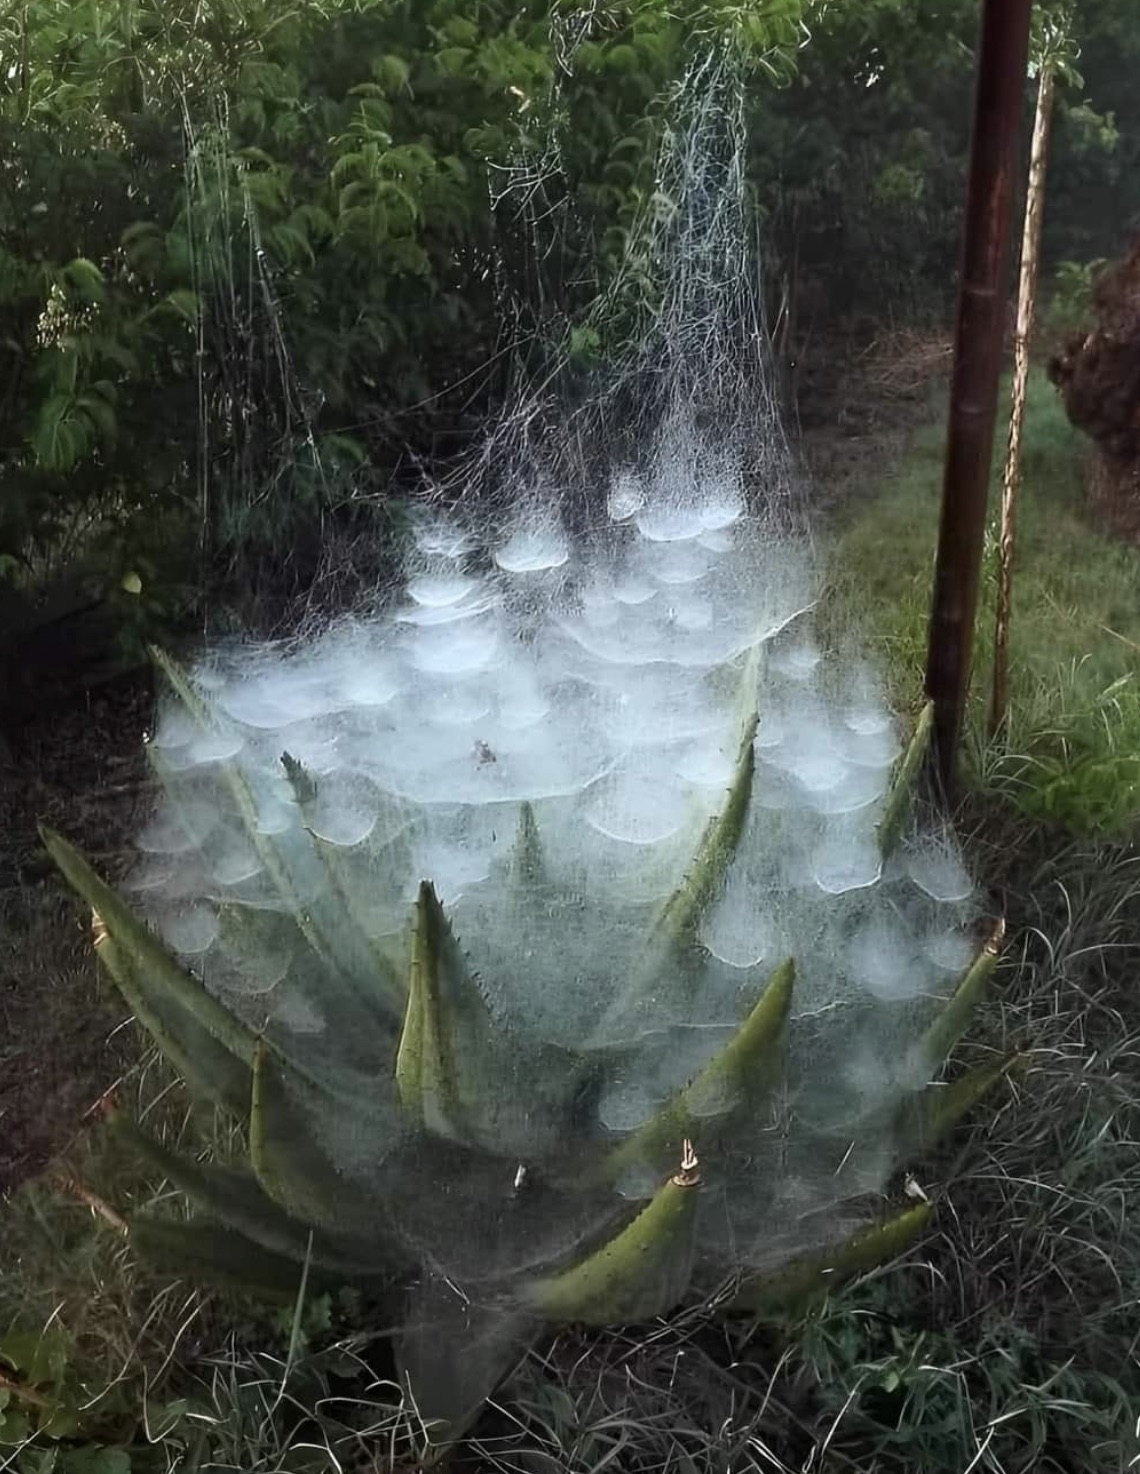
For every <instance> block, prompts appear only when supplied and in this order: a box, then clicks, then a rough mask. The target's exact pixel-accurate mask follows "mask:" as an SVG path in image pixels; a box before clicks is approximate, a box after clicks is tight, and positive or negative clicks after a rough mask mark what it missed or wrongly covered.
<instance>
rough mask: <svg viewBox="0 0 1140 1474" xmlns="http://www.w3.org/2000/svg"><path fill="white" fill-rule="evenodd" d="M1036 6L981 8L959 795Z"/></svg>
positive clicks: (954, 609)
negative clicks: (1032, 17) (1031, 23)
mask: <svg viewBox="0 0 1140 1474" xmlns="http://www.w3.org/2000/svg"><path fill="white" fill-rule="evenodd" d="M1031 10H1032V0H984V3H983V8H982V28H981V45H980V47H979V51H978V80H977V90H976V94H975V100H974V134H973V143H972V146H971V152H970V182H969V189H968V193H967V198H966V219H965V225H964V238H963V245H962V266H961V278H960V286H959V299H958V322H957V328H956V332H955V342H954V372H953V379H952V381H951V389H950V421H949V427H948V437H947V445H946V467H945V473H944V479H943V484H942V518H941V523H940V525H939V529H938V559H937V563H936V567H935V574H934V599H933V606H932V609H931V614H930V644H929V649H928V653H927V662H926V692H927V695H928V696H929V697H930V699H931V700H932V701H933V703H934V753H933V756H934V765H935V776H936V778H937V779H938V781H939V782H940V784H941V787H942V791H943V793H944V795H946V796H947V797H949V796H950V795H952V794H953V792H954V790H955V778H956V764H957V754H958V744H959V741H960V738H961V734H962V722H963V719H964V717H965V712H966V693H967V690H968V688H969V683H970V660H971V656H972V653H973V644H974V618H975V613H976V610H977V603H978V581H979V577H980V573H981V565H982V549H983V545H984V542H985V533H986V503H987V500H988V497H989V483H990V469H991V463H992V457H993V446H994V427H995V423H996V420H997V404H998V386H999V382H1000V379H1001V364H1002V348H1003V344H1004V337H1005V308H1006V299H1007V295H1008V280H1007V276H1008V269H1009V242H1010V234H1011V226H1012V219H1013V197H1014V188H1013V186H1014V179H1015V177H1016V173H1017V163H1018V142H1019V137H1020V133H1021V113H1022V104H1023V101H1024V98H1025V85H1026V76H1027V73H1028V68H1029V17H1030V12H1031Z"/></svg>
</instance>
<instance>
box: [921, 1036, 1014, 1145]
mask: <svg viewBox="0 0 1140 1474" xmlns="http://www.w3.org/2000/svg"><path fill="white" fill-rule="evenodd" d="M1025 1063H1026V1056H1025V1055H1023V1054H1008V1055H1005V1056H1003V1057H1002V1058H1001V1059H998V1060H994V1061H993V1062H991V1063H989V1064H985V1065H978V1066H977V1067H976V1068H974V1069H972V1070H967V1071H966V1073H965V1074H964V1075H960V1076H959V1077H958V1079H957V1080H954V1081H953V1082H952V1083H951V1084H949V1085H931V1086H929V1087H928V1088H927V1089H926V1090H925V1091H924V1092H923V1095H922V1097H921V1099H920V1101H919V1109H918V1123H917V1132H916V1135H917V1140H916V1142H915V1147H916V1148H917V1149H918V1150H920V1151H927V1150H929V1149H930V1148H931V1147H932V1146H935V1145H936V1144H937V1143H938V1142H939V1141H941V1139H942V1138H943V1137H944V1136H945V1135H946V1134H947V1133H948V1132H949V1131H952V1130H953V1128H954V1127H955V1126H956V1125H957V1124H958V1122H959V1121H960V1120H961V1119H962V1117H963V1116H966V1115H968V1114H969V1112H970V1111H972V1110H973V1109H974V1107H975V1106H976V1105H978V1103H979V1102H980V1101H981V1100H982V1099H983V1098H984V1097H985V1096H986V1095H988V1094H989V1092H990V1091H991V1090H992V1089H993V1087H994V1086H995V1085H996V1084H997V1083H998V1081H999V1080H1004V1079H1005V1078H1006V1077H1007V1076H1009V1075H1011V1074H1014V1073H1016V1072H1017V1071H1019V1070H1020V1069H1022V1068H1023V1067H1024V1065H1025Z"/></svg>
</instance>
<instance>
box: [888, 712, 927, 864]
mask: <svg viewBox="0 0 1140 1474" xmlns="http://www.w3.org/2000/svg"><path fill="white" fill-rule="evenodd" d="M933 732H934V703H933V702H932V701H928V702H927V703H926V705H925V706H924V707H923V708H922V712H921V714H920V715H919V718H918V724H917V725H916V727H915V729H914V734H913V736H912V737H911V739H910V741H909V743H908V744H907V747H906V750H905V752H904V753H903V755H902V757H901V758H900V759H899V761H898V763H897V765H896V767H895V771H894V776H893V777H892V779H891V786H890V788H889V790H888V792H887V801H886V805H885V806H884V808H883V817H882V818H881V819H880V820H879V830H878V833H879V851H880V853H881V854H882V856H883V859H884V860H885V859H887V858H888V856H889V855H891V854H892V852H893V851H894V848H895V846H896V845H897V844H898V842H899V840H900V839H901V838H902V835H903V831H904V830H905V828H906V825H907V821H908V820H909V818H910V814H911V805H912V803H913V801H914V791H915V787H916V785H917V783H918V779H919V776H920V774H921V772H922V767H923V763H924V762H925V759H926V754H927V751H928V750H929V748H930V739H931V736H932V734H933Z"/></svg>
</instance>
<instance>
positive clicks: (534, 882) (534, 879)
mask: <svg viewBox="0 0 1140 1474" xmlns="http://www.w3.org/2000/svg"><path fill="white" fill-rule="evenodd" d="M510 874H511V879H512V880H513V881H514V882H515V884H516V885H517V886H519V887H520V888H522V889H523V890H527V891H532V890H533V889H534V888H535V887H536V886H540V885H541V884H542V883H543V881H544V880H545V878H546V859H545V857H544V855H543V852H542V839H541V837H540V836H539V832H538V823H537V821H536V820H535V817H534V806H533V805H532V804H529V803H524V804H522V805H521V806H520V808H519V826H518V833H517V834H516V836H515V843H514V848H513V849H512V851H511V858H510Z"/></svg>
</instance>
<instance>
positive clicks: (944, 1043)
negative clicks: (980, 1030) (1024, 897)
mask: <svg viewBox="0 0 1140 1474" xmlns="http://www.w3.org/2000/svg"><path fill="white" fill-rule="evenodd" d="M1004 940H1005V922H1004V921H999V922H998V923H997V925H996V926H995V927H994V928H993V930H992V931H991V932H990V934H989V936H988V937H987V938H986V941H985V944H984V946H983V947H982V949H981V951H980V952H979V953H978V955H977V956H976V957H975V958H974V960H973V962H972V963H971V964H970V966H969V967H968V968H967V969H966V971H965V972H964V973H963V974H962V976H961V978H960V979H959V981H958V985H957V987H956V988H955V989H954V991H953V993H951V995H950V997H949V998H948V999H947V1001H946V1003H945V1004H944V1005H943V1008H942V1010H941V1012H940V1013H939V1015H938V1017H937V1018H936V1019H935V1020H934V1023H933V1024H932V1025H931V1026H930V1028H929V1029H928V1030H927V1032H926V1035H925V1036H924V1038H923V1040H922V1043H921V1045H920V1046H919V1047H920V1050H921V1053H922V1058H923V1059H924V1060H925V1061H926V1062H927V1064H929V1065H930V1066H932V1067H937V1066H939V1065H941V1064H943V1063H944V1062H945V1060H946V1058H947V1056H948V1055H949V1053H950V1051H951V1050H952V1049H953V1048H954V1045H955V1044H957V1042H958V1040H959V1039H960V1038H961V1037H962V1035H963V1034H964V1033H965V1031H966V1028H967V1027H968V1025H969V1022H970V1019H971V1017H972V1016H973V1012H974V1009H975V1007H976V1006H977V1004H978V1001H979V999H980V998H981V996H982V994H983V993H984V992H985V990H986V986H987V984H988V983H989V981H990V979H991V978H992V977H993V975H994V971H995V969H996V968H997V964H998V957H999V956H1000V954H1001V948H1002V943H1003V941H1004Z"/></svg>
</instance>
